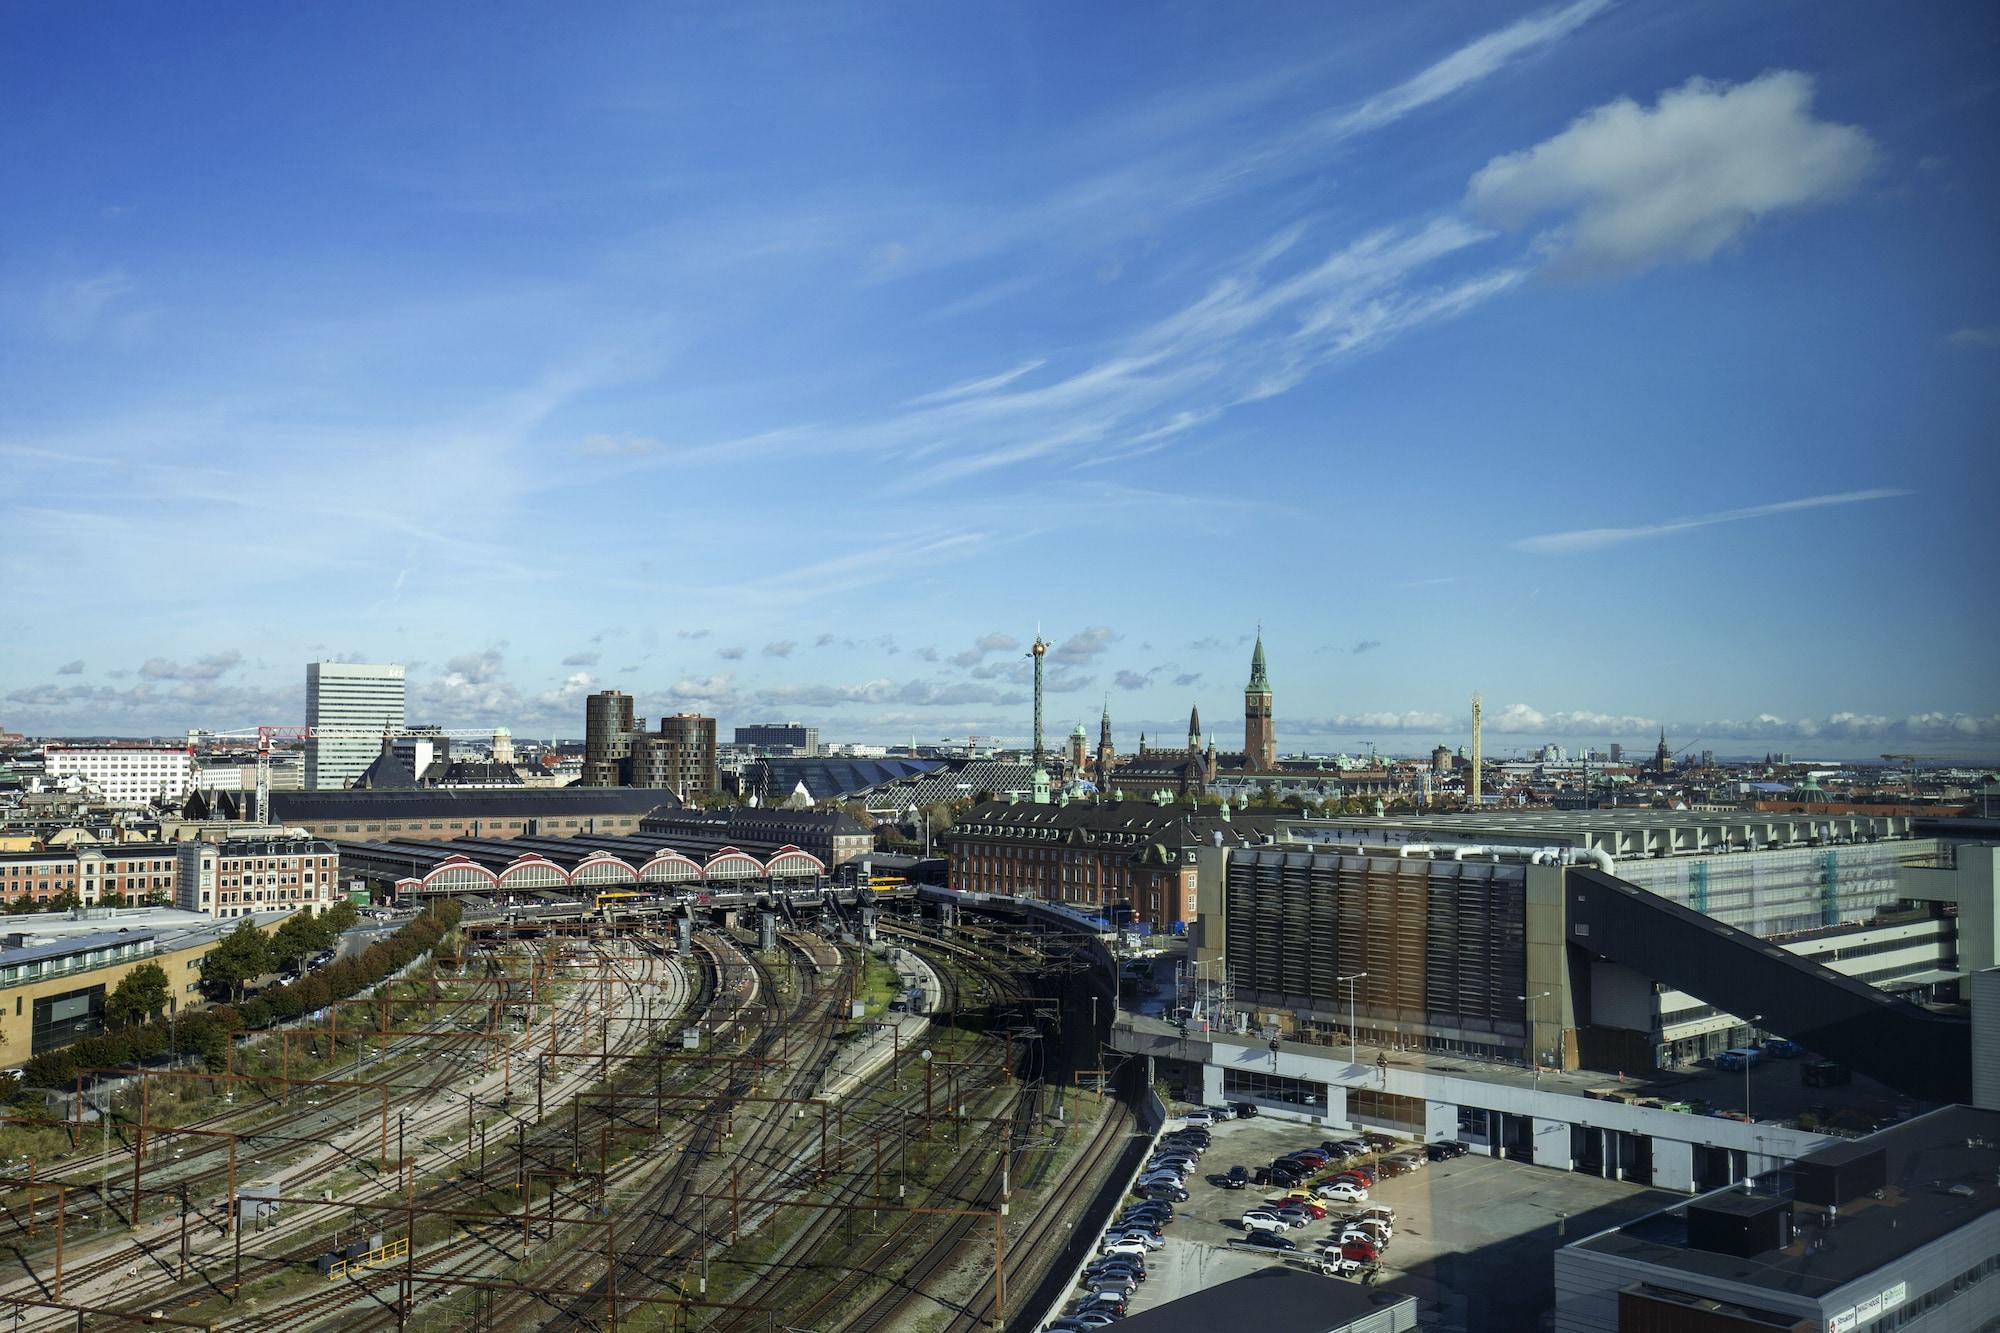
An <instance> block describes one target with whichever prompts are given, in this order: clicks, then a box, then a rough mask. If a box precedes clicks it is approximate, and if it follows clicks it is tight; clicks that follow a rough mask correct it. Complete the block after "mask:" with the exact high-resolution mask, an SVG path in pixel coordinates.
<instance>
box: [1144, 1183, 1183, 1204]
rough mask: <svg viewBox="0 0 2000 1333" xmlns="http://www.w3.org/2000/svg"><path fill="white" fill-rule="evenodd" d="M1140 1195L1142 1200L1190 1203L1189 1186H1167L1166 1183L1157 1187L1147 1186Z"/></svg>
mask: <svg viewBox="0 0 2000 1333" xmlns="http://www.w3.org/2000/svg"><path fill="white" fill-rule="evenodd" d="M1139 1195H1140V1197H1141V1198H1146V1199H1163V1200H1166V1201H1168V1202H1170V1203H1186V1202H1187V1201H1188V1192H1187V1186H1185V1185H1173V1184H1167V1183H1164V1182H1162V1183H1160V1184H1157V1185H1148V1186H1146V1187H1145V1188H1144V1189H1142V1190H1140V1191H1139Z"/></svg>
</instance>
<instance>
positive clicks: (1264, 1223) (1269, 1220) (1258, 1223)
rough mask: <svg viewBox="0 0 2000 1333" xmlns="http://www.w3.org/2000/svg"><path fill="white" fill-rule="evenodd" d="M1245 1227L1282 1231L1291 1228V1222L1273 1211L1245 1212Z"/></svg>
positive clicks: (1254, 1229) (1248, 1229)
mask: <svg viewBox="0 0 2000 1333" xmlns="http://www.w3.org/2000/svg"><path fill="white" fill-rule="evenodd" d="M1243 1229H1244V1230H1245V1231H1274V1232H1282V1231H1287V1230H1290V1224H1289V1223H1287V1222H1285V1221H1283V1220H1282V1219H1281V1218H1279V1217H1277V1216H1276V1215H1275V1214H1272V1213H1245V1214H1243Z"/></svg>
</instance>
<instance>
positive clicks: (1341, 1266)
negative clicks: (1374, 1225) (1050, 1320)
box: [1049, 1250, 1375, 1329]
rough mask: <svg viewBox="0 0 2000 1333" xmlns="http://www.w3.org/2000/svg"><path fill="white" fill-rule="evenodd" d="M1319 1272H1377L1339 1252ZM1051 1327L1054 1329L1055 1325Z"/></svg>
mask: <svg viewBox="0 0 2000 1333" xmlns="http://www.w3.org/2000/svg"><path fill="white" fill-rule="evenodd" d="M1319 1271H1320V1272H1322V1273H1324V1274H1326V1275H1327V1276H1328V1277H1346V1278H1359V1277H1365V1276H1367V1275H1368V1274H1370V1273H1373V1272H1374V1271H1375V1265H1374V1264H1371V1263H1365V1262H1363V1261H1362V1260H1360V1259H1349V1258H1348V1257H1347V1256H1346V1255H1343V1254H1342V1253H1341V1252H1340V1251H1339V1250H1326V1251H1322V1252H1321V1253H1320V1256H1319ZM1049 1327H1050V1328H1051V1329H1053V1328H1054V1327H1055V1325H1054V1324H1050V1325H1049Z"/></svg>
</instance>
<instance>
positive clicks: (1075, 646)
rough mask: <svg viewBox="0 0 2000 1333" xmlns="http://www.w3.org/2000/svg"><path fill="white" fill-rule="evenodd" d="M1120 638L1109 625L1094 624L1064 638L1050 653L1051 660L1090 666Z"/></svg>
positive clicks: (1067, 664)
mask: <svg viewBox="0 0 2000 1333" xmlns="http://www.w3.org/2000/svg"><path fill="white" fill-rule="evenodd" d="M1118 638H1119V635H1118V634H1117V633H1116V632H1115V631H1113V630H1112V629H1111V628H1110V627H1109V626H1108V625H1092V626H1090V627H1089V628H1088V629H1082V630H1078V631H1077V632H1076V633H1074V634H1072V635H1070V636H1069V637H1068V638H1067V639H1064V640H1063V641H1062V643H1061V644H1060V645H1058V646H1057V647H1056V648H1055V649H1054V650H1053V651H1051V652H1050V653H1049V661H1050V662H1052V663H1055V664H1056V665H1058V666H1088V665H1089V664H1090V663H1092V662H1094V661H1096V660H1097V659H1098V657H1100V656H1101V655H1102V654H1103V653H1104V652H1105V651H1106V650H1108V649H1109V648H1110V647H1111V645H1112V644H1113V643H1114V642H1116V641H1117V640H1118Z"/></svg>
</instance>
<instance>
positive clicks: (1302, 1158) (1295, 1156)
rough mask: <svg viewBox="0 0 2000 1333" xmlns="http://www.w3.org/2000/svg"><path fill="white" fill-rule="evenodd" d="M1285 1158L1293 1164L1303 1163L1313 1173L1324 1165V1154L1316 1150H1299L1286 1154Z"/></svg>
mask: <svg viewBox="0 0 2000 1333" xmlns="http://www.w3.org/2000/svg"><path fill="white" fill-rule="evenodd" d="M1285 1156H1286V1157H1287V1158H1289V1159H1290V1160H1291V1161H1294V1162H1304V1163H1305V1164H1306V1165H1307V1166H1309V1167H1311V1168H1313V1169H1314V1170H1315V1171H1317V1170H1318V1169H1319V1168H1320V1167H1323V1166H1325V1165H1326V1154H1325V1153H1323V1152H1321V1151H1320V1150H1319V1149H1317V1148H1301V1149H1299V1150H1298V1151H1297V1152H1294V1153H1286V1154H1285Z"/></svg>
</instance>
